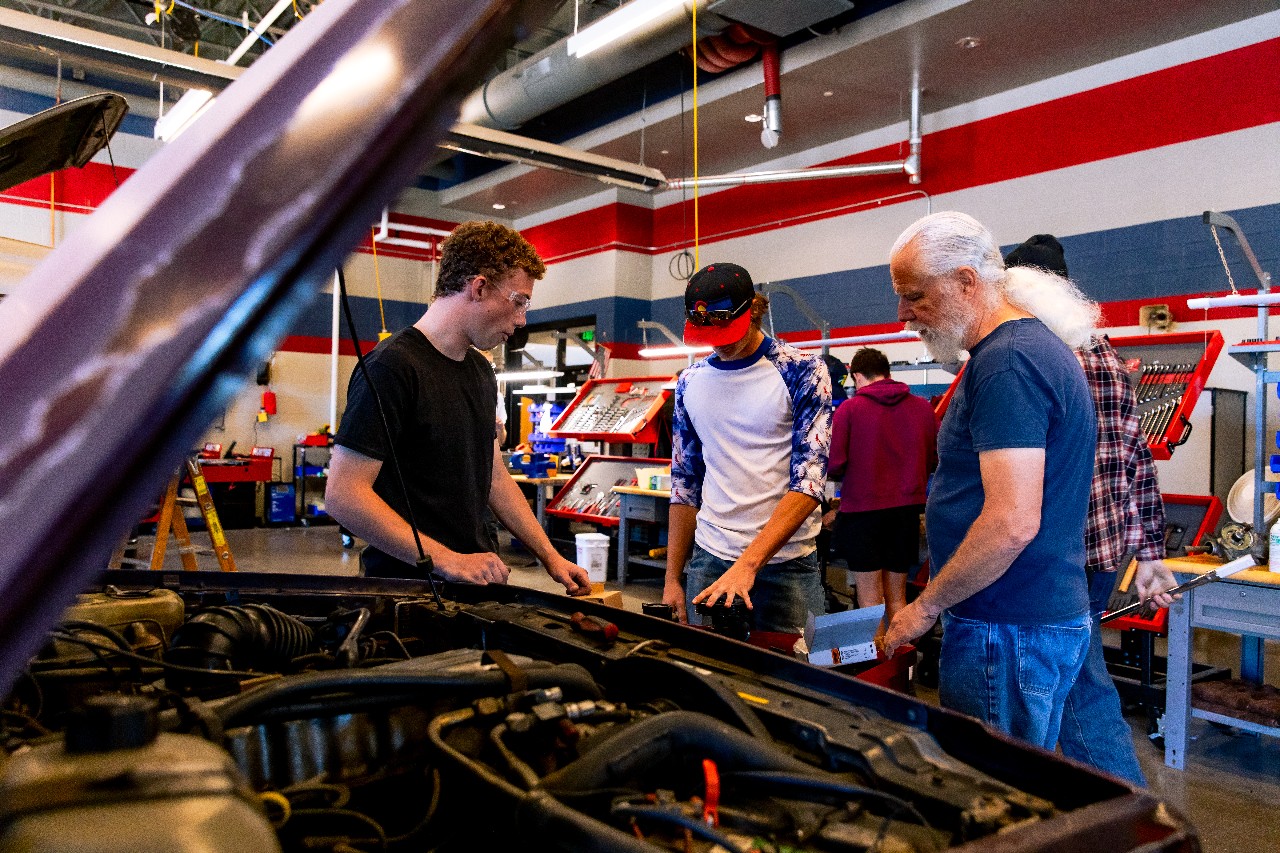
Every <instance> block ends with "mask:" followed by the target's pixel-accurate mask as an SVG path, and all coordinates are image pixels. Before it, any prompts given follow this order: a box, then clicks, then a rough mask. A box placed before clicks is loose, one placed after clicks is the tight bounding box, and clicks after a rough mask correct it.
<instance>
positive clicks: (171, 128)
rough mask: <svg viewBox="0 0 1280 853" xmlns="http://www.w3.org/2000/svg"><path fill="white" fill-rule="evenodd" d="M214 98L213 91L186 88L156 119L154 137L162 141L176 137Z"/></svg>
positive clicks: (170, 140)
mask: <svg viewBox="0 0 1280 853" xmlns="http://www.w3.org/2000/svg"><path fill="white" fill-rule="evenodd" d="M214 100H216V99H215V98H214V97H213V92H210V91H209V90H207V89H188V90H187V91H186V92H184V93H183V95H182V97H181V98H179V99H178V102H177V103H176V104H174V105H173V106H172V107H170V108H169V111H168V112H167V113H165V114H164V115H162V116H160V118H158V119H156V125H155V138H156V139H159V140H160V141H162V142H172V141H173V140H175V139H177V138H178V134H180V133H182V132H183V131H184V130H186V129H187V128H188V127H190V126H191V124H192V122H194V121H195V120H196V119H198V118H200V116H202V115H204V113H205V110H207V109H209V107H211V106H213V102H214Z"/></svg>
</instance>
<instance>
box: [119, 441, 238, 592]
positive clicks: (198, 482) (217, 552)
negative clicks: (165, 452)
mask: <svg viewBox="0 0 1280 853" xmlns="http://www.w3.org/2000/svg"><path fill="white" fill-rule="evenodd" d="M186 473H187V476H189V477H190V478H191V485H192V488H194V489H195V493H196V496H195V498H184V497H179V495H178V486H179V484H180V483H181V482H182V474H183V472H182V471H178V472H177V473H176V474H174V475H173V479H171V480H170V481H169V485H168V487H167V488H166V489H165V493H164V499H163V500H162V501H161V502H160V518H159V520H158V521H157V522H156V542H155V546H154V547H153V548H152V549H151V558H150V559H149V560H141V559H135V558H130V557H125V556H124V548H125V546H124V544H123V543H122V544H121V545H120V546H119V547H117V548H116V553H115V554H114V555H113V557H112V559H111V563H110V565H120V566H122V567H123V566H124V565H126V564H129V563H132V564H135V565H147V566H149V567H150V568H151V570H152V571H159V570H160V569H161V568H163V567H164V555H165V551H166V550H167V549H168V545H169V533H170V532H171V531H172V533H173V538H174V539H176V540H177V541H178V554H179V556H180V557H181V558H182V568H183V569H184V570H185V571H188V572H194V571H196V554H198V553H206V554H207V553H210V552H209V550H208V549H202V548H197V547H196V546H195V545H193V544H192V543H191V531H190V530H188V529H187V519H186V517H185V516H184V515H183V514H182V510H181V509H180V508H179V507H180V506H198V507H200V515H201V516H203V518H204V524H205V529H207V530H208V531H209V539H210V540H211V541H212V542H213V551H212V553H213V556H214V557H216V558H217V560H218V567H219V568H220V569H222V571H224V572H234V571H236V559H235V557H234V556H233V555H232V553H231V546H230V545H229V544H227V535H226V533H225V532H224V531H223V529H222V522H220V521H219V520H218V510H217V509H216V508H215V507H214V505H213V495H212V494H210V493H209V485H208V484H207V483H206V482H205V480H204V474H202V473H201V471H200V460H198V459H194V458H192V459H188V460H187V463H186Z"/></svg>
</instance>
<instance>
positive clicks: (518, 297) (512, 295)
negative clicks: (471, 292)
mask: <svg viewBox="0 0 1280 853" xmlns="http://www.w3.org/2000/svg"><path fill="white" fill-rule="evenodd" d="M489 284H491V285H493V289H494V290H496V291H498V292H499V293H501V294H502V295H503V296H505V297H507V300H508V301H509V302H510V303H511V304H512V305H514V306H515V309H516V310H517V311H519V312H520V313H522V314H523V313H525V312H526V311H528V310H529V306H530V305H531V304H532V303H533V297H532V296H525V295H524V294H523V293H520V292H519V291H515V290H507V289H506V288H504V287H501V286H500V285H497V284H494V283H493V282H489Z"/></svg>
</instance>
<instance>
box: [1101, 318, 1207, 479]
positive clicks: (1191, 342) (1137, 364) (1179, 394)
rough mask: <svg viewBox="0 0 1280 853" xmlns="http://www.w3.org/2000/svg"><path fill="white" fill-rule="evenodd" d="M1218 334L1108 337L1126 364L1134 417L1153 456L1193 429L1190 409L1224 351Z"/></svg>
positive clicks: (1163, 454)
mask: <svg viewBox="0 0 1280 853" xmlns="http://www.w3.org/2000/svg"><path fill="white" fill-rule="evenodd" d="M1222 344H1223V342H1222V333H1221V332H1217V331H1211V332H1174V333H1172V334H1167V335H1136V336H1133V337H1124V338H1112V339H1111V346H1113V347H1115V350H1116V353H1117V354H1118V355H1119V356H1120V359H1121V360H1122V361H1123V362H1124V363H1125V366H1126V367H1127V368H1128V369H1129V378H1130V381H1131V382H1132V383H1133V386H1134V388H1133V391H1134V395H1135V396H1136V397H1137V400H1138V419H1139V422H1140V423H1141V425H1142V433H1143V435H1145V436H1146V437H1147V446H1148V447H1150V448H1151V455H1152V456H1153V457H1155V458H1156V459H1168V458H1170V457H1171V456H1172V455H1173V449H1174V448H1175V447H1177V446H1178V445H1180V444H1182V443H1184V442H1185V441H1186V440H1187V438H1188V437H1189V436H1190V433H1191V410H1192V409H1194V408H1195V407H1196V401H1197V400H1198V399H1200V392H1201V391H1203V390H1204V386H1205V382H1206V381H1208V379H1209V373H1210V371H1212V370H1213V366H1214V364H1215V363H1217V361H1218V355H1219V353H1221V352H1222Z"/></svg>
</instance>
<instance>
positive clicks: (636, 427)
mask: <svg viewBox="0 0 1280 853" xmlns="http://www.w3.org/2000/svg"><path fill="white" fill-rule="evenodd" d="M675 382H676V378H675V377H674V376H639V377H632V378H618V379H589V380H587V384H585V385H583V386H582V388H581V389H580V390H579V391H578V393H577V395H576V396H575V397H574V398H573V400H572V401H570V403H569V405H567V406H565V409H564V411H563V412H561V413H560V417H558V418H556V422H555V423H554V424H553V425H552V427H551V431H550V432H549V433H548V435H552V436H556V437H557V438H576V439H579V440H581V441H606V442H608V441H612V442H638V443H641V444H654V443H656V442H657V441H658V437H659V436H658V415H659V414H660V413H661V412H662V406H663V404H664V403H666V401H667V400H668V399H669V398H670V397H671V395H672V393H673V392H674V389H675Z"/></svg>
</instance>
